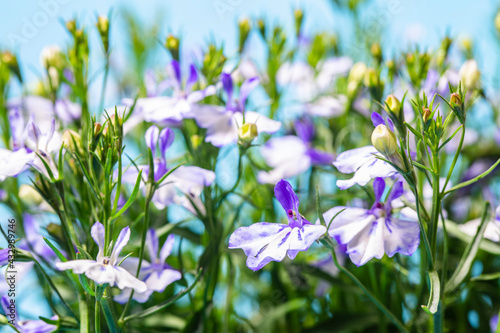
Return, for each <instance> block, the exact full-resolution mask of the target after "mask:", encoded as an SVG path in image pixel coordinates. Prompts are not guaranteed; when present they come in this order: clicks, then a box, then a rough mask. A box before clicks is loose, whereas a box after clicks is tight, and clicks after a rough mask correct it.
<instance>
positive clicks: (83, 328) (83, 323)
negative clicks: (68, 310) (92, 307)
mask: <svg viewBox="0 0 500 333" xmlns="http://www.w3.org/2000/svg"><path fill="white" fill-rule="evenodd" d="M78 310H79V312H80V333H88V332H89V307H88V303H87V299H86V296H85V294H83V295H82V294H80V296H79V298H78Z"/></svg>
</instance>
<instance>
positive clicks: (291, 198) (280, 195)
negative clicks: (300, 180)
mask: <svg viewBox="0 0 500 333" xmlns="http://www.w3.org/2000/svg"><path fill="white" fill-rule="evenodd" d="M274 196H275V197H276V199H278V201H279V203H280V204H281V207H283V209H284V210H285V212H286V214H287V217H288V224H289V225H290V226H291V227H293V226H294V224H295V219H294V214H293V213H294V212H295V217H296V218H297V219H300V220H302V219H301V217H300V214H299V198H298V197H297V194H295V191H294V190H293V188H292V185H290V183H289V182H287V181H286V180H283V179H282V180H280V181H279V182H278V183H277V184H276V186H275V187H274Z"/></svg>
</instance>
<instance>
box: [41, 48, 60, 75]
mask: <svg viewBox="0 0 500 333" xmlns="http://www.w3.org/2000/svg"><path fill="white" fill-rule="evenodd" d="M40 62H41V63H42V65H43V67H45V68H47V69H48V68H50V67H54V68H56V69H62V68H63V67H64V54H63V52H62V50H61V48H60V47H59V46H58V45H50V46H46V47H44V48H43V50H42V52H41V53H40Z"/></svg>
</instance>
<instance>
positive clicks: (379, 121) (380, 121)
mask: <svg viewBox="0 0 500 333" xmlns="http://www.w3.org/2000/svg"><path fill="white" fill-rule="evenodd" d="M371 118H372V123H373V126H374V127H377V126H378V125H385V121H384V118H382V116H381V115H380V114H378V113H377V112H372V116H371Z"/></svg>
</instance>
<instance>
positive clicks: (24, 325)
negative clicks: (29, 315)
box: [0, 295, 59, 333]
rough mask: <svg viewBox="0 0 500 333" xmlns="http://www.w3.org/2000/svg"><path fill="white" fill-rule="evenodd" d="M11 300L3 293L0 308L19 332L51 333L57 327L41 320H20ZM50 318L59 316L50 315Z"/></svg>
mask: <svg viewBox="0 0 500 333" xmlns="http://www.w3.org/2000/svg"><path fill="white" fill-rule="evenodd" d="M11 301H14V300H11V299H10V298H9V297H8V296H7V295H3V296H2V299H1V300H0V302H1V303H2V309H3V311H4V312H5V315H6V316H7V320H9V321H14V326H15V327H16V329H17V330H18V331H19V332H21V333H51V332H55V331H56V330H57V329H58V327H57V326H56V325H51V324H48V323H46V322H44V321H43V320H23V321H20V320H19V318H18V316H17V310H16V308H15V307H14V308H13V307H12V305H11V304H13V303H11ZM50 319H51V320H59V317H58V316H57V315H56V316H52V317H51V318H50Z"/></svg>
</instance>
